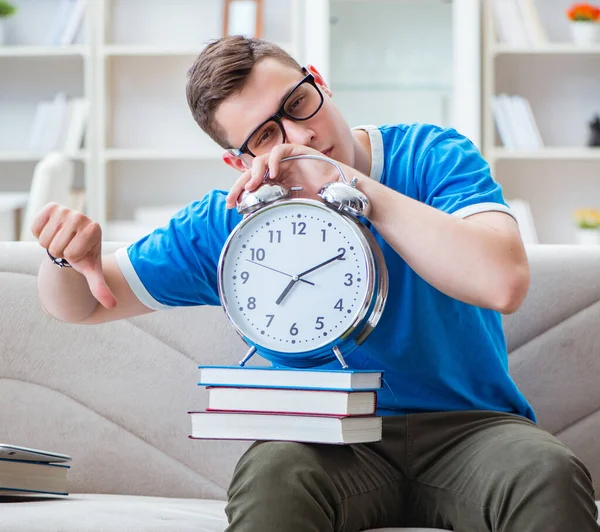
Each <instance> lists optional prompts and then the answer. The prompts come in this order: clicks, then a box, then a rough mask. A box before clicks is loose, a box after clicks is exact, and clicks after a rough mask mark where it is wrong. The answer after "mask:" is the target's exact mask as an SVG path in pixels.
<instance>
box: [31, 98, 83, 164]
mask: <svg viewBox="0 0 600 532" xmlns="http://www.w3.org/2000/svg"><path fill="white" fill-rule="evenodd" d="M88 114H89V102H88V101H87V100H86V99H84V98H67V96H66V94H65V93H64V92H59V93H57V94H56V96H55V97H54V98H53V100H51V101H40V102H38V103H37V105H36V108H35V113H34V117H33V121H32V124H31V128H30V132H29V139H28V149H29V151H32V152H47V151H50V150H61V151H64V152H65V153H68V154H73V153H75V152H77V151H78V150H79V149H80V148H81V146H82V144H83V140H84V137H85V129H86V126H87V120H88Z"/></svg>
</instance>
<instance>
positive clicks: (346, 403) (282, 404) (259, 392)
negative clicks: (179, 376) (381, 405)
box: [206, 386, 377, 416]
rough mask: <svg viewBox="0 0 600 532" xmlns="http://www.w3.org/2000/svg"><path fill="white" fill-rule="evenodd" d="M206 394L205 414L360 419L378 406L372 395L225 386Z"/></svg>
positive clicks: (375, 396)
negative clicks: (288, 415) (267, 413)
mask: <svg viewBox="0 0 600 532" xmlns="http://www.w3.org/2000/svg"><path fill="white" fill-rule="evenodd" d="M207 390H208V406H207V407H206V410H208V411H213V410H214V411H234V412H265V413H266V412H270V413H287V414H315V415H330V416H362V415H369V414H374V413H375V409H376V405H377V394H376V393H375V392H374V391H368V392H360V391H354V392H347V391H336V390H307V389H297V388H245V387H236V388H232V387H226V386H217V387H214V386H210V387H208V388H207Z"/></svg>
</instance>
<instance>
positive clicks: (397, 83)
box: [304, 0, 481, 146]
mask: <svg viewBox="0 0 600 532" xmlns="http://www.w3.org/2000/svg"><path fill="white" fill-rule="evenodd" d="M304 2H305V6H306V9H307V11H309V12H310V13H311V16H310V17H307V18H306V20H305V24H306V28H305V30H304V31H305V33H306V34H310V35H311V38H310V39H309V40H307V42H306V43H305V50H306V52H305V53H306V58H307V62H309V63H313V64H315V65H316V66H317V67H318V68H319V70H320V72H321V73H322V74H323V75H324V77H325V79H326V80H327V81H328V83H329V85H330V87H331V89H332V91H333V98H334V101H335V102H336V103H337V105H338V107H339V108H340V110H341V111H342V113H343V114H344V116H345V118H346V120H347V121H348V123H349V124H350V125H359V124H365V123H368V124H376V125H383V124H393V123H410V122H413V121H414V122H430V123H436V124H439V125H442V126H450V127H454V128H456V129H457V130H458V131H459V132H461V133H462V134H464V135H466V136H467V137H469V138H470V139H471V140H472V141H473V142H474V143H475V145H477V146H480V143H481V115H480V98H481V84H480V83H481V82H480V80H481V54H480V37H479V35H480V30H481V9H480V3H479V1H478V0H452V1H451V2H449V1H447V0H304ZM415 43H418V46H415Z"/></svg>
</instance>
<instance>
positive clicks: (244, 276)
mask: <svg viewBox="0 0 600 532" xmlns="http://www.w3.org/2000/svg"><path fill="white" fill-rule="evenodd" d="M240 277H241V278H242V284H246V283H247V282H248V279H250V274H249V273H248V272H242V273H240Z"/></svg>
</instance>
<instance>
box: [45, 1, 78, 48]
mask: <svg viewBox="0 0 600 532" xmlns="http://www.w3.org/2000/svg"><path fill="white" fill-rule="evenodd" d="M75 2H76V0H60V4H59V5H58V9H57V10H56V13H55V16H54V20H53V21H52V26H51V27H50V30H49V31H48V34H47V36H46V44H48V45H50V46H53V45H56V44H58V43H59V42H60V36H61V35H62V33H63V31H64V28H65V26H66V24H67V21H68V20H69V17H70V14H71V11H72V9H73V6H74V5H75Z"/></svg>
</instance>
